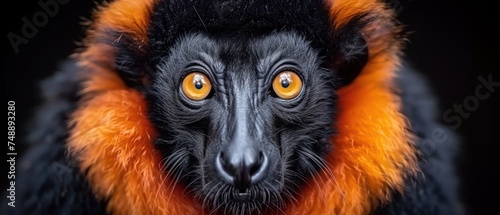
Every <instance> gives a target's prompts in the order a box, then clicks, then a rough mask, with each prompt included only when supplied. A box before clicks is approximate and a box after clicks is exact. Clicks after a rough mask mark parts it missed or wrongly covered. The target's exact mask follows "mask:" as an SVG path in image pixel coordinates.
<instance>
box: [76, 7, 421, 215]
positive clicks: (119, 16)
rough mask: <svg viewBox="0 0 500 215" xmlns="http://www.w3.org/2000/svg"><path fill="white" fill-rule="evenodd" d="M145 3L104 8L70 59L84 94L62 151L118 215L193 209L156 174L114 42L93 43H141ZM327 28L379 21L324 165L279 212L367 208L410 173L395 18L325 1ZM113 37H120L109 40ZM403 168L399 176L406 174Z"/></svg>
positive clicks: (154, 156) (155, 155) (147, 132)
mask: <svg viewBox="0 0 500 215" xmlns="http://www.w3.org/2000/svg"><path fill="white" fill-rule="evenodd" d="M152 3H153V0H149V1H133V0H121V1H116V2H113V3H111V4H109V5H108V6H107V7H105V8H102V9H101V11H100V12H99V13H98V14H99V15H98V16H97V17H96V18H97V21H96V23H95V26H94V29H93V30H92V32H91V33H92V34H91V37H90V39H89V41H87V42H88V45H89V46H88V48H87V49H86V50H85V51H84V52H83V53H81V54H80V55H78V60H79V62H80V66H81V67H82V68H83V70H84V72H83V75H84V77H83V78H84V80H85V82H84V86H83V89H82V93H83V95H84V99H83V100H82V103H81V104H80V106H79V108H78V109H77V111H76V112H75V113H74V114H73V116H72V125H73V128H72V130H71V133H70V141H69V146H68V147H69V150H70V152H71V153H72V155H73V156H74V157H76V158H78V160H79V161H80V168H81V170H82V172H84V173H85V174H86V177H87V179H88V180H89V181H90V184H91V186H92V189H93V191H94V192H95V193H96V194H97V195H98V197H100V198H102V199H109V204H108V206H107V209H108V211H109V212H112V213H116V214H172V215H175V214H201V213H202V210H201V209H199V208H196V207H195V202H194V200H192V199H189V198H188V197H186V196H185V195H184V194H183V188H181V187H179V186H180V185H177V186H173V181H172V180H171V179H170V178H168V177H167V176H166V174H165V173H164V172H163V171H162V170H161V165H160V164H161V162H160V161H161V156H160V154H159V152H158V151H157V150H156V149H155V148H154V145H153V140H154V138H155V130H154V128H153V127H152V125H151V124H150V122H149V121H148V118H147V116H146V114H147V113H146V110H147V104H146V102H145V100H144V98H143V96H142V95H141V94H140V93H139V92H137V91H135V90H133V89H128V88H127V87H126V86H125V84H124V83H123V81H122V80H121V79H120V78H119V77H118V75H117V74H116V73H115V71H114V67H113V65H114V54H115V50H114V49H113V47H111V46H109V45H106V44H103V43H98V42H96V41H93V40H92V38H94V37H109V36H108V35H106V34H105V32H104V31H103V29H104V27H107V28H109V27H111V28H113V29H114V30H116V31H118V32H123V33H127V34H129V35H132V36H134V38H135V40H136V41H137V44H136V45H137V46H142V45H145V44H147V43H146V42H147V37H146V36H147V35H146V29H147V25H148V17H149V13H150V12H151V6H152ZM327 5H329V7H330V8H331V16H332V22H333V23H334V27H335V28H340V27H342V25H343V24H345V23H347V22H348V21H349V20H350V19H351V18H352V17H353V16H354V15H356V14H362V13H369V15H368V16H367V17H369V18H373V17H377V19H375V20H378V21H376V22H372V23H370V24H369V25H368V26H366V27H365V28H364V29H363V30H362V33H363V36H364V37H365V39H366V41H367V43H368V46H369V51H370V55H369V61H368V64H367V65H366V67H365V68H364V69H363V71H362V73H361V74H360V76H359V77H358V78H357V79H356V80H355V81H354V82H353V83H352V84H350V85H349V86H346V87H344V88H343V89H341V90H340V91H339V96H340V98H339V115H338V118H337V124H336V129H337V130H338V134H337V135H336V136H334V137H333V138H332V144H333V145H334V150H333V151H332V153H330V154H329V155H328V156H327V158H326V159H327V163H328V168H327V169H325V170H323V171H322V172H320V173H319V174H318V175H317V176H316V177H314V179H313V180H312V181H310V182H309V185H308V187H306V188H304V189H303V190H302V191H301V193H300V195H299V196H300V197H298V202H299V203H300V204H299V203H295V204H291V205H289V206H288V207H287V208H285V209H283V210H284V212H285V213H286V214H349V215H350V214H353V215H356V214H366V213H368V212H369V211H370V210H371V209H373V208H375V207H377V206H378V204H380V203H381V202H382V203H383V202H385V201H388V200H389V199H390V198H391V196H390V189H397V190H401V189H402V186H403V181H404V177H405V174H407V173H411V172H414V171H416V170H417V167H416V163H415V162H416V161H415V160H416V159H415V151H414V149H413V146H412V144H411V137H410V136H409V135H408V134H407V128H408V125H407V123H406V119H405V118H404V116H402V115H401V114H400V103H399V100H398V98H397V96H396V95H394V94H393V90H394V89H393V87H394V86H393V82H392V80H393V78H394V76H395V75H396V73H395V71H396V69H397V66H398V64H399V57H398V54H399V53H398V52H399V48H400V45H399V42H398V41H397V40H394V39H393V36H394V33H395V31H397V27H396V26H395V25H394V23H393V20H392V17H393V14H392V13H390V12H389V11H388V10H386V9H385V8H384V7H383V5H382V4H381V3H378V1H375V0H360V1H349V0H334V1H333V3H332V2H330V1H328V2H327ZM110 39H116V40H119V39H120V38H110ZM406 171H407V172H406Z"/></svg>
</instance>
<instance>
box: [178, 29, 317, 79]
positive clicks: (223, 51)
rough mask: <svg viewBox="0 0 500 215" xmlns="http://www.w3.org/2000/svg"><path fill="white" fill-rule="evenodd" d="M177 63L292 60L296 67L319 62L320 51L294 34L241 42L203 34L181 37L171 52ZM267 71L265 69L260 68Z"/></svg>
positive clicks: (281, 34)
mask: <svg viewBox="0 0 500 215" xmlns="http://www.w3.org/2000/svg"><path fill="white" fill-rule="evenodd" d="M169 55H170V56H169V58H174V59H176V60H193V59H199V60H203V61H206V62H207V63H210V64H213V65H217V64H223V65H224V66H236V67H238V66H244V65H257V66H259V67H262V66H268V65H272V64H273V63H276V62H277V61H279V60H283V59H289V60H292V61H295V62H296V63H297V64H304V63H307V61H313V62H311V63H317V62H316V60H317V59H318V58H319V56H318V54H317V52H316V51H315V50H314V49H313V48H312V47H311V45H310V41H307V40H306V39H305V38H304V37H302V36H300V35H298V34H297V33H295V32H278V33H273V34H270V35H266V36H262V37H257V38H249V39H246V40H241V39H240V38H224V37H223V38H213V37H211V36H209V35H206V34H203V33H196V34H189V35H186V36H183V37H181V38H180V39H179V40H178V41H177V43H176V44H175V45H174V46H173V47H172V49H171V50H170V52H169ZM259 70H264V68H262V69H259Z"/></svg>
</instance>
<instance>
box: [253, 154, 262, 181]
mask: <svg viewBox="0 0 500 215" xmlns="http://www.w3.org/2000/svg"><path fill="white" fill-rule="evenodd" d="M263 162H264V152H262V151H260V152H259V154H258V157H257V159H256V162H254V163H253V164H251V166H250V175H252V176H253V175H255V174H256V173H258V172H259V170H260V169H261V167H262V164H263Z"/></svg>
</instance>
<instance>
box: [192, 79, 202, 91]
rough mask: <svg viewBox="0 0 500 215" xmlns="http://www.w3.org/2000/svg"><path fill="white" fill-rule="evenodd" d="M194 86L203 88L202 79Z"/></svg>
mask: <svg viewBox="0 0 500 215" xmlns="http://www.w3.org/2000/svg"><path fill="white" fill-rule="evenodd" d="M194 87H196V89H198V90H199V89H201V88H203V83H202V82H201V81H195V82H194Z"/></svg>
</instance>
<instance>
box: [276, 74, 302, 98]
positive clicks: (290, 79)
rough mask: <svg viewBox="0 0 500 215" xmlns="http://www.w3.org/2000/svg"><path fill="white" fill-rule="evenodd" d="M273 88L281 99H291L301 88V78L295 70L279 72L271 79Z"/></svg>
mask: <svg viewBox="0 0 500 215" xmlns="http://www.w3.org/2000/svg"><path fill="white" fill-rule="evenodd" d="M273 90H274V93H276V95H277V96H278V97H280V98H282V99H287V100H288V99H293V98H295V97H297V95H299V93H300V91H301V90H302V80H301V79H300V77H299V75H297V73H295V72H292V71H283V72H280V73H279V74H278V75H277V76H276V77H275V78H274V80H273Z"/></svg>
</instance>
